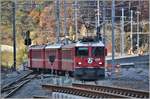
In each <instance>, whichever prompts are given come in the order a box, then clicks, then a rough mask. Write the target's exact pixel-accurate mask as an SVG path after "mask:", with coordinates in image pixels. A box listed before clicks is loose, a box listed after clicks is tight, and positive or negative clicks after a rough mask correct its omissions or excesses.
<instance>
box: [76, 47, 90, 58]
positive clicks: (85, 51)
mask: <svg viewBox="0 0 150 99" xmlns="http://www.w3.org/2000/svg"><path fill="white" fill-rule="evenodd" d="M76 56H79V57H82V56H88V48H86V47H78V48H76Z"/></svg>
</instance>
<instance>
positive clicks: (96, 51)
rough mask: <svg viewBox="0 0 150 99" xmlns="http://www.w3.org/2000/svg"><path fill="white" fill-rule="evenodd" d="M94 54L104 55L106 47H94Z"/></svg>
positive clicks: (96, 55) (97, 55)
mask: <svg viewBox="0 0 150 99" xmlns="http://www.w3.org/2000/svg"><path fill="white" fill-rule="evenodd" d="M92 55H93V56H95V57H99V56H104V47H93V48H92Z"/></svg>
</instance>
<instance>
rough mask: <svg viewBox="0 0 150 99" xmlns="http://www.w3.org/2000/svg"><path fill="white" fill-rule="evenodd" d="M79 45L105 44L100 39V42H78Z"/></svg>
mask: <svg viewBox="0 0 150 99" xmlns="http://www.w3.org/2000/svg"><path fill="white" fill-rule="evenodd" d="M75 46H77V47H79V46H104V44H103V43H102V41H99V42H83V43H82V42H81V41H79V42H77V43H76V45H75Z"/></svg>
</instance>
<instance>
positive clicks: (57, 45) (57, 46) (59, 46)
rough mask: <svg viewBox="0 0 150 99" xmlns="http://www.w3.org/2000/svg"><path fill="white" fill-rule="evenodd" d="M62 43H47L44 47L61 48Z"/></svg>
mask: <svg viewBox="0 0 150 99" xmlns="http://www.w3.org/2000/svg"><path fill="white" fill-rule="evenodd" d="M61 46H62V44H53V45H47V46H46V47H45V49H48V48H54V49H55V48H61Z"/></svg>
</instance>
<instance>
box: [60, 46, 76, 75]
mask: <svg viewBox="0 0 150 99" xmlns="http://www.w3.org/2000/svg"><path fill="white" fill-rule="evenodd" d="M74 60H75V44H68V45H64V46H62V70H63V71H65V72H67V73H69V74H72V72H73V71H74V66H75V62H74Z"/></svg>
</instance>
